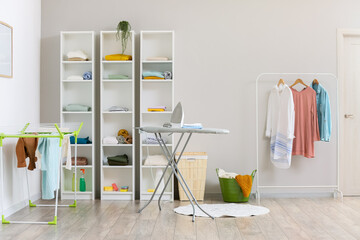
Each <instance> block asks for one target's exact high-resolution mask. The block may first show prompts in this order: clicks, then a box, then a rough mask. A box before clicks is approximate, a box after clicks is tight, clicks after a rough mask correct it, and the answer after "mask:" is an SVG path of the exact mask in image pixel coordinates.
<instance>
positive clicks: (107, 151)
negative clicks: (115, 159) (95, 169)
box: [102, 146, 133, 166]
mask: <svg viewBox="0 0 360 240" xmlns="http://www.w3.org/2000/svg"><path fill="white" fill-rule="evenodd" d="M102 152H103V156H102V158H103V159H102V160H103V163H104V166H109V165H108V164H107V157H112V156H116V155H123V154H126V155H127V156H128V158H129V165H133V149H132V148H129V147H109V146H104V147H103V151H102ZM105 163H106V164H105Z"/></svg>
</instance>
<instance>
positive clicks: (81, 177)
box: [80, 169, 86, 192]
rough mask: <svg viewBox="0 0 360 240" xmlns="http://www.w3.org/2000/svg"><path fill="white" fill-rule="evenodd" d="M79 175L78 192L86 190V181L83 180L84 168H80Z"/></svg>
mask: <svg viewBox="0 0 360 240" xmlns="http://www.w3.org/2000/svg"><path fill="white" fill-rule="evenodd" d="M80 171H81V176H80V192H85V191H86V182H85V169H80Z"/></svg>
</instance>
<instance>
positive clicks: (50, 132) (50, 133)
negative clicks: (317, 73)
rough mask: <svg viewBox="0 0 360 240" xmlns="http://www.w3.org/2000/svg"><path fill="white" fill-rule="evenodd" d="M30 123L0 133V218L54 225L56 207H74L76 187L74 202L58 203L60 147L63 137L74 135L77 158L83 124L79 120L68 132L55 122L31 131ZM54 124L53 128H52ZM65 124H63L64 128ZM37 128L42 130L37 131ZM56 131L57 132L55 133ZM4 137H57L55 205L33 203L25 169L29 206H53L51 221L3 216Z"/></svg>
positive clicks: (6, 222)
mask: <svg viewBox="0 0 360 240" xmlns="http://www.w3.org/2000/svg"><path fill="white" fill-rule="evenodd" d="M29 125H30V123H27V124H26V125H25V126H24V128H23V129H22V130H21V131H18V132H16V133H14V134H6V133H0V173H1V218H2V224H10V223H27V224H48V225H56V224H57V210H58V207H76V188H75V190H74V203H73V204H71V205H59V204H58V201H59V200H58V199H59V188H60V174H61V147H62V142H63V139H64V137H65V135H66V136H74V138H75V159H76V158H77V138H78V136H79V133H80V130H81V128H82V126H83V123H82V122H81V123H80V124H79V125H76V127H77V130H75V131H72V132H69V131H64V132H62V131H61V129H60V128H59V126H58V125H57V124H56V123H55V124H51V125H50V124H47V125H46V126H45V125H40V128H38V130H37V131H32V129H28V127H29ZM54 126H55V128H54ZM66 127H67V126H64V128H66ZM39 129H41V130H43V131H39ZM0 132H1V130H0ZM56 133H57V134H56ZM5 138H59V151H60V157H59V174H58V179H57V185H58V187H57V189H56V197H55V205H54V204H33V203H32V202H31V199H30V188H29V181H28V173H27V171H26V170H25V171H26V182H27V190H28V195H29V207H55V215H54V219H53V221H50V222H31V221H13V220H11V221H7V220H6V219H5V216H4V162H3V140H4V139H5ZM74 167H75V186H76V167H77V163H76V160H75V166H74Z"/></svg>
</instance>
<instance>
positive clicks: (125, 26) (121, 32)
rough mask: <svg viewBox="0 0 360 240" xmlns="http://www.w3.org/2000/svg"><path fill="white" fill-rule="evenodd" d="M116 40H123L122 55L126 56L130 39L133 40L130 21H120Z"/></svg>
mask: <svg viewBox="0 0 360 240" xmlns="http://www.w3.org/2000/svg"><path fill="white" fill-rule="evenodd" d="M116 30H117V33H116V39H117V40H121V48H122V52H121V54H124V52H125V50H126V47H127V43H128V40H129V38H130V39H131V25H130V23H129V22H128V21H120V22H119V24H118V25H117V28H116Z"/></svg>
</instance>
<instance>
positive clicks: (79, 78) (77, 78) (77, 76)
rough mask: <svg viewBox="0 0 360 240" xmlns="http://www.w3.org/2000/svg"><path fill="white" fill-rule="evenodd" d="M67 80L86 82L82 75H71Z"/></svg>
mask: <svg viewBox="0 0 360 240" xmlns="http://www.w3.org/2000/svg"><path fill="white" fill-rule="evenodd" d="M67 80H84V78H83V77H82V76H80V75H71V76H68V77H67Z"/></svg>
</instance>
